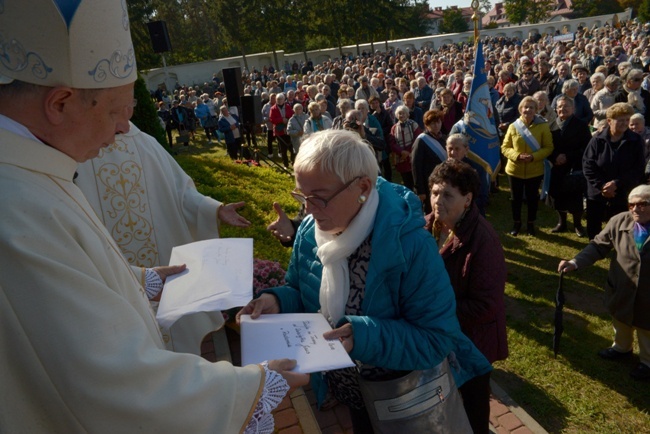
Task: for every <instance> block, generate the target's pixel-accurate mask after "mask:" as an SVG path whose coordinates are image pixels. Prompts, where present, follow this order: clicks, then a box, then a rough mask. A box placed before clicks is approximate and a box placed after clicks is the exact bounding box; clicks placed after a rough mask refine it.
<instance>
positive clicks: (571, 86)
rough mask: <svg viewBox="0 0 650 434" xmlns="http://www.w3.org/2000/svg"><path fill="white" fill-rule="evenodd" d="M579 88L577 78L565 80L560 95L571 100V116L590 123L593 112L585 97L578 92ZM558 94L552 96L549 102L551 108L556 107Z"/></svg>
mask: <svg viewBox="0 0 650 434" xmlns="http://www.w3.org/2000/svg"><path fill="white" fill-rule="evenodd" d="M579 90H580V83H578V80H574V79H570V80H565V81H564V83H563V84H562V93H561V94H560V95H566V96H567V97H569V98H571V100H572V101H573V107H574V112H573V116H575V117H576V118H578V119H580V120H582V121H584V122H585V123H586V124H590V123H591V121H592V120H593V119H594V112H593V111H592V110H591V106H590V104H589V100H588V99H587V97H586V96H584V95H583V94H581V93H579V92H578V91H579ZM560 95H557V96H556V97H555V98H553V102H552V103H551V107H553V110H555V109H556V107H557V101H558V98H559V97H560Z"/></svg>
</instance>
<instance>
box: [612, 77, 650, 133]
mask: <svg viewBox="0 0 650 434" xmlns="http://www.w3.org/2000/svg"><path fill="white" fill-rule="evenodd" d="M642 82H643V71H642V70H640V69H631V70H629V71H628V73H627V75H625V81H624V82H623V88H622V89H621V92H620V95H619V98H618V99H617V100H616V101H617V102H626V103H628V104H630V105H631V106H632V108H634V113H641V114H642V115H643V117H644V118H645V123H646V125H648V124H650V92H648V91H647V90H645V89H643V88H642V87H641V83H642Z"/></svg>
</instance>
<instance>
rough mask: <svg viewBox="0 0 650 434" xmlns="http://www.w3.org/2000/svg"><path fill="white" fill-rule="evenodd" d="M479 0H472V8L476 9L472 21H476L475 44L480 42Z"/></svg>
mask: <svg viewBox="0 0 650 434" xmlns="http://www.w3.org/2000/svg"><path fill="white" fill-rule="evenodd" d="M478 8H479V3H478V0H472V9H473V10H474V15H472V21H474V46H475V47H476V45H477V44H478V17H479V14H478Z"/></svg>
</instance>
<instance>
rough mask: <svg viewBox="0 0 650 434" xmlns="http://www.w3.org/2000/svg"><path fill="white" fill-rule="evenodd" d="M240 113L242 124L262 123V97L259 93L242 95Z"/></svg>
mask: <svg viewBox="0 0 650 434" xmlns="http://www.w3.org/2000/svg"><path fill="white" fill-rule="evenodd" d="M241 113H242V122H243V123H244V125H250V124H255V125H260V124H261V123H262V98H260V96H259V95H244V96H242V97H241Z"/></svg>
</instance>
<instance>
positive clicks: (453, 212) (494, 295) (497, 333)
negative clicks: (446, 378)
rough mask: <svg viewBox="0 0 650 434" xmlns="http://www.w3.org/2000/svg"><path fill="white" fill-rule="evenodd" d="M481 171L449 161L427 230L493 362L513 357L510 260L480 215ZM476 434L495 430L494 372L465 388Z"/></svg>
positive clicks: (468, 328)
mask: <svg viewBox="0 0 650 434" xmlns="http://www.w3.org/2000/svg"><path fill="white" fill-rule="evenodd" d="M479 185H480V182H479V178H478V174H477V173H476V170H474V169H473V168H472V167H471V166H470V165H468V164H467V163H464V162H462V161H457V160H453V159H448V160H446V161H444V162H443V163H441V164H439V165H438V166H436V168H435V169H434V171H433V173H432V174H431V176H430V177H429V189H430V190H431V207H432V208H433V212H432V213H431V214H429V215H428V216H426V220H427V224H426V228H427V229H428V230H429V231H431V232H432V233H433V235H434V237H435V239H436V241H437V242H438V248H439V249H440V255H441V256H442V259H443V260H444V262H445V268H446V269H447V273H449V279H450V280H451V285H452V286H453V288H454V292H455V293H456V314H457V316H458V320H459V322H460V327H461V330H462V331H463V333H465V335H467V337H469V338H470V339H471V340H472V342H473V343H474V345H476V347H477V348H478V349H479V351H481V352H482V353H483V355H484V356H485V357H486V358H487V359H488V360H489V361H490V363H493V362H495V361H497V360H503V359H505V358H506V357H508V342H507V339H506V312H505V303H504V297H503V292H504V290H505V285H506V262H505V257H504V255H503V248H502V247H501V242H500V241H499V237H498V236H497V234H496V232H495V231H494V229H493V228H492V226H491V225H490V223H488V222H487V220H485V218H483V216H481V215H480V213H479V211H478V207H477V206H476V204H475V203H474V198H475V197H477V196H478V192H479ZM459 390H460V393H461V395H462V396H463V404H464V406H465V411H466V412H467V417H468V418H469V421H470V424H471V425H472V429H473V430H474V433H477V434H478V433H485V434H487V433H488V432H489V416H490V373H487V374H485V375H482V376H479V377H475V378H473V379H472V380H470V381H468V382H467V383H465V384H464V385H463V386H461V387H460V388H459Z"/></svg>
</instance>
